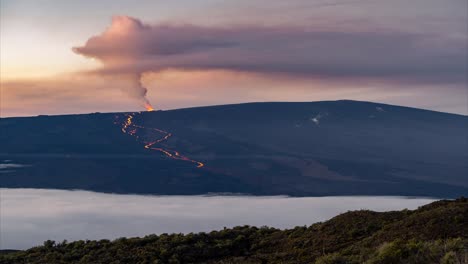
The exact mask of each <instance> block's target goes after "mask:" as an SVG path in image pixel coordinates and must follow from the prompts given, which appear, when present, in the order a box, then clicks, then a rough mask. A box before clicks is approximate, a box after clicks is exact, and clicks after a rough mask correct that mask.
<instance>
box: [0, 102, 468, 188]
mask: <svg viewBox="0 0 468 264" xmlns="http://www.w3.org/2000/svg"><path fill="white" fill-rule="evenodd" d="M129 118H130V119H131V120H130V123H129V124H127V122H129ZM0 131H1V133H0V145H1V146H2V148H1V150H0V187H6V188H18V187H22V188H57V189H84V190H92V191H100V192H114V193H141V194H206V193H245V194H255V195H279V194H285V195H291V196H323V195H407V196H437V197H457V196H460V195H465V194H466V193H468V181H467V178H466V175H468V162H467V161H468V138H467V135H468V117H467V116H461V115H455V114H447V113H440V112H434V111H427V110H421V109H414V108H407V107H399V106H392V105H385V104H377V103H370V102H357V101H346V100H344V101H324V102H310V103H251V104H240V105H224V106H212V107H199V108H188V109H179V110H171V111H154V112H143V113H106V114H99V113H95V114H88V115H67V116H38V117H27V118H2V119H0Z"/></svg>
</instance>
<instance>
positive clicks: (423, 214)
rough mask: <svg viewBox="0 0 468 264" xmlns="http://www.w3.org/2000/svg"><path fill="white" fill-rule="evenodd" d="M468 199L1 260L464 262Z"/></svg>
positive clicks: (55, 248) (48, 249)
mask: <svg viewBox="0 0 468 264" xmlns="http://www.w3.org/2000/svg"><path fill="white" fill-rule="evenodd" d="M467 247H468V200H467V199H466V198H460V199H458V200H454V201H438V202H435V203H432V204H429V205H426V206H423V207H420V208H419V209H417V210H414V211H409V210H403V211H394V212H385V213H377V212H372V211H354V212H347V213H344V214H342V215H339V216H337V217H335V218H332V219H331V220H329V221H326V222H324V223H317V224H314V225H311V226H310V227H296V228H294V229H288V230H278V229H274V228H268V227H262V228H257V227H248V226H244V227H235V228H232V229H224V230H220V231H212V232H210V233H198V234H187V235H182V234H172V235H168V234H162V235H159V236H157V235H149V236H146V237H144V238H121V239H117V240H115V241H112V242H111V241H109V240H101V241H77V242H71V243H58V244H56V243H54V242H53V241H46V242H44V245H43V246H40V247H35V248H31V249H29V250H26V251H20V252H13V253H4V254H1V255H0V263H117V262H118V263H317V264H319V263H322V264H323V263H336V264H338V263H425V264H431V263H447V264H448V263H466V261H467V260H468V252H467Z"/></svg>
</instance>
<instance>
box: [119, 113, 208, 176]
mask: <svg viewBox="0 0 468 264" xmlns="http://www.w3.org/2000/svg"><path fill="white" fill-rule="evenodd" d="M126 116H127V118H126V119H125V122H124V123H123V124H122V129H121V130H122V132H123V133H125V134H128V135H130V136H134V137H136V138H137V139H138V138H139V137H138V135H136V132H137V130H138V129H149V130H153V131H155V132H157V133H160V134H163V135H164V137H162V138H160V139H158V140H155V141H152V142H143V143H145V146H144V147H145V149H150V150H155V151H159V152H161V153H163V154H164V155H166V156H167V157H169V158H172V159H175V160H182V161H187V162H192V163H195V164H196V165H197V168H201V167H204V166H205V164H203V163H202V162H200V161H196V160H192V159H190V158H188V157H186V156H182V155H181V154H180V153H179V152H178V151H175V150H170V149H164V148H158V147H153V146H154V145H156V144H159V143H161V142H164V141H167V140H168V139H169V138H170V137H171V136H172V133H169V132H167V131H164V130H161V129H157V128H148V127H144V126H140V125H136V124H134V123H133V117H134V114H127V115H126Z"/></svg>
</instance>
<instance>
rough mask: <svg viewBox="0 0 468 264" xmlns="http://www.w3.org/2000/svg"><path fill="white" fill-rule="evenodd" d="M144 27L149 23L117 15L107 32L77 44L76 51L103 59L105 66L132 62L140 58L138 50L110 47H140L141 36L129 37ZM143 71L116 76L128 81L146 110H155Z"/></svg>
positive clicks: (130, 89) (130, 90) (132, 94)
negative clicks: (78, 45) (132, 38)
mask: <svg viewBox="0 0 468 264" xmlns="http://www.w3.org/2000/svg"><path fill="white" fill-rule="evenodd" d="M144 28H145V26H144V25H143V24H142V23H141V22H140V21H138V20H135V19H131V18H129V17H125V16H117V17H114V18H113V20H112V24H111V26H110V27H109V28H108V29H107V30H106V31H105V32H104V33H102V34H101V35H99V36H95V37H92V38H90V39H89V40H88V41H87V42H86V44H85V46H83V47H74V48H73V51H74V52H75V53H78V54H81V55H84V56H86V57H89V58H94V59H97V60H99V61H100V62H102V63H103V64H104V67H105V68H111V67H119V66H122V65H128V64H131V63H133V62H134V60H136V59H137V58H138V56H135V55H134V54H135V53H132V52H122V53H120V52H117V53H115V52H113V51H112V49H109V47H114V48H117V49H122V48H127V50H129V51H130V50H133V49H135V51H137V50H136V49H138V41H137V39H134V41H130V42H129V40H128V38H129V37H130V38H131V37H132V35H134V33H133V32H138V31H139V30H142V29H144ZM109 45H110V46H109ZM142 75H143V71H139V70H137V69H136V68H135V69H133V70H130V71H125V72H123V71H122V72H119V73H116V74H114V76H115V77H117V78H119V79H122V81H125V82H126V83H127V84H128V85H127V86H126V87H128V88H126V89H125V92H126V93H127V94H128V95H129V96H131V97H132V98H135V99H137V100H138V101H139V102H140V104H141V105H142V106H144V107H145V108H146V110H148V111H152V110H154V109H153V106H152V105H151V103H150V102H149V100H148V98H147V97H146V94H147V93H148V89H146V87H144V86H143V83H142Z"/></svg>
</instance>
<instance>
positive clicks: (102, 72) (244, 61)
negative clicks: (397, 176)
mask: <svg viewBox="0 0 468 264" xmlns="http://www.w3.org/2000/svg"><path fill="white" fill-rule="evenodd" d="M467 5H468V4H467V1H466V0H412V1H407V0H394V1H385V0H291V1H267V0H239V1H221V0H196V1H195V0H192V1H154V0H140V1H130V0H113V1H110V0H102V1H89V0H83V1H64V0H35V1H30V0H1V1H0V12H1V16H0V33H1V35H0V36H1V37H0V77H1V79H0V85H1V89H0V116H1V117H7V116H34V115H39V114H69V113H89V112H114V111H139V110H143V109H144V107H145V106H146V107H149V105H150V104H151V105H152V107H154V108H155V109H175V108H183V107H192V106H203V105H218V104H227V103H242V102H259V101H321V100H339V99H353V100H363V101H375V102H383V103H390V104H396V105H404V106H411V107H418V108H425V109H431V110H436V111H443V112H451V113H459V114H465V115H466V114H468V87H467V63H468V56H467V49H468V26H467V25H468V18H467V16H468V15H467V14H468V6H467Z"/></svg>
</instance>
